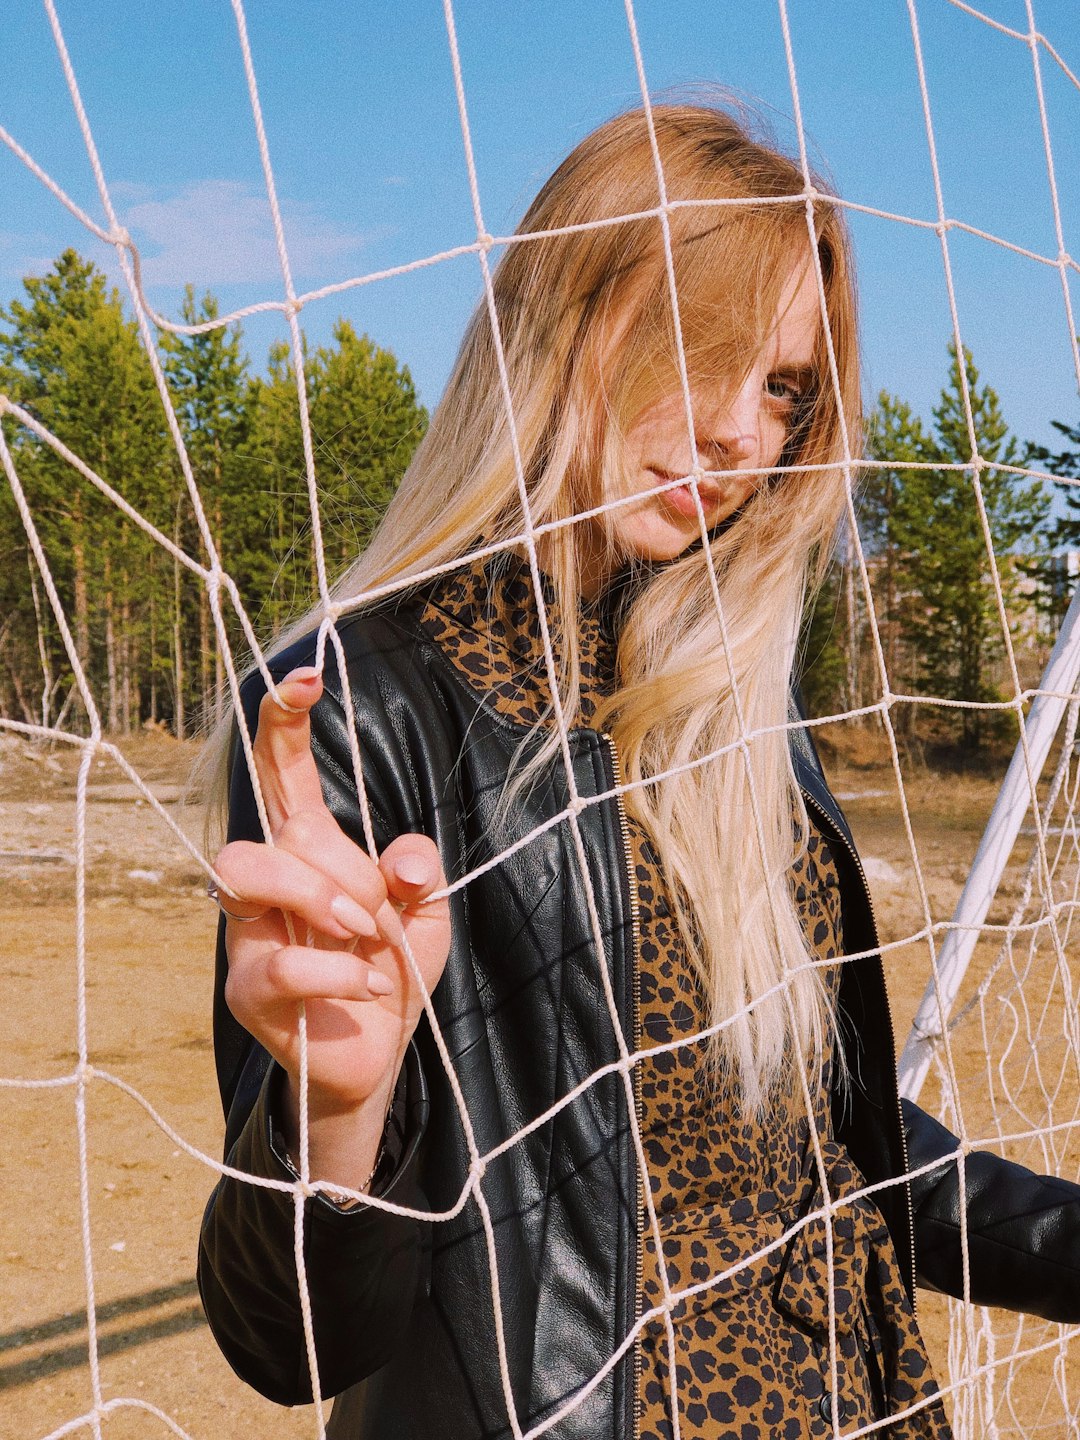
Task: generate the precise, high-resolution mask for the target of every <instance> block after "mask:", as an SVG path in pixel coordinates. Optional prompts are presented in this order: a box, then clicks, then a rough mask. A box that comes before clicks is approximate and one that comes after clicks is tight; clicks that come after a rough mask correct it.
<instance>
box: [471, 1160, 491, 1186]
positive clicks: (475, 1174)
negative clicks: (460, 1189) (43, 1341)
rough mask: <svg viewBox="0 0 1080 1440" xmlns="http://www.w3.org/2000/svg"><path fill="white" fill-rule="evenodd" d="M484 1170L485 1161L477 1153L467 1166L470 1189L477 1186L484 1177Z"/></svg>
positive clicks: (485, 1167)
mask: <svg viewBox="0 0 1080 1440" xmlns="http://www.w3.org/2000/svg"><path fill="white" fill-rule="evenodd" d="M486 1171H487V1161H486V1160H484V1159H483V1158H482V1157H481V1156H479V1155H478V1156H477V1157H476V1159H475V1160H474V1161H473V1162H472V1164H471V1165H470V1166H469V1182H470V1187H471V1188H472V1189H474V1190H475V1189H476V1188H477V1186H478V1185H479V1184H480V1181H481V1180H482V1179H483V1178H484V1175H485V1173H486Z"/></svg>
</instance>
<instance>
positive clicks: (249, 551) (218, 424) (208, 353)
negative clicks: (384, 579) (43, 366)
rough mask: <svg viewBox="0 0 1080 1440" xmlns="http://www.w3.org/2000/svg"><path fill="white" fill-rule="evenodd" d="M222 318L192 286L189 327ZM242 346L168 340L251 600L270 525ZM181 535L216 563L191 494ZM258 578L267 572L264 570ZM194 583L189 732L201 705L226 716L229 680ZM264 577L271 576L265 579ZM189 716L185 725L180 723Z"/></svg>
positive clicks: (229, 335) (183, 596)
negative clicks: (253, 456) (255, 479)
mask: <svg viewBox="0 0 1080 1440" xmlns="http://www.w3.org/2000/svg"><path fill="white" fill-rule="evenodd" d="M219 313H220V312H219V309H218V303H217V300H216V299H215V297H214V296H213V295H211V294H210V293H207V294H205V295H204V296H203V297H202V299H201V301H199V302H198V303H196V300H195V293H194V291H193V289H192V287H191V286H190V285H189V286H187V288H186V290H185V292H184V299H183V303H182V305H181V319H182V321H183V323H184V324H185V325H201V324H204V323H206V322H207V321H212V320H216V319H217V318H218V314H219ZM241 343H242V342H241V334H240V328H239V326H238V325H234V326H229V327H222V326H215V327H214V328H213V329H212V330H206V331H204V332H202V333H200V334H196V335H175V334H172V333H171V332H166V333H165V334H164V335H163V336H162V338H161V341H160V345H161V349H162V350H163V351H164V353H165V373H166V375H167V377H168V382H169V390H170V394H171V396H172V400H173V405H174V407H175V409H176V415H177V420H178V421H179V424H180V428H181V432H182V434H183V437H184V445H185V449H186V450H187V455H188V460H189V461H190V464H191V469H192V474H193V475H194V478H195V484H196V487H197V489H198V492H199V497H200V500H201V503H202V507H203V511H204V513H205V515H206V519H207V523H208V525H209V528H210V533H211V536H212V538H213V542H214V547H215V549H216V550H217V552H218V556H219V558H220V559H221V561H222V563H223V565H224V567H225V569H226V570H227V571H228V572H229V574H230V575H231V576H232V578H233V579H234V580H236V581H237V583H238V585H239V586H240V587H241V590H242V591H243V592H245V593H247V594H248V595H250V594H252V593H253V587H252V585H251V583H250V582H251V580H252V576H251V574H250V570H251V560H252V557H253V556H255V555H258V554H259V551H260V549H261V530H262V524H261V520H262V516H261V514H260V513H259V506H258V503H257V500H256V501H255V503H253V496H252V493H251V492H252V483H251V481H252V475H251V466H250V463H249V462H248V460H247V458H246V453H245V452H246V449H247V444H248V435H249V431H250V426H251V407H250V398H251V377H250V374H249V372H248V361H247V357H246V356H245V355H244V354H243V351H242V348H241ZM174 527H175V528H176V529H177V530H178V531H179V533H180V534H181V536H182V539H183V542H184V544H185V546H186V548H187V549H188V550H189V552H190V553H199V552H200V551H202V552H203V558H204V559H208V556H206V554H205V551H204V547H203V546H202V545H201V543H200V536H199V531H198V527H197V524H196V517H195V513H194V507H193V506H192V505H191V502H190V497H189V496H188V495H187V492H186V489H184V490H181V491H178V493H177V496H176V509H175V512H174ZM256 569H257V570H259V571H260V572H261V569H262V567H261V566H260V565H259V564H258V563H257V562H256ZM174 578H175V577H174ZM184 578H185V577H180V579H181V584H180V586H179V587H177V586H175V585H174V596H173V607H172V608H173V610H174V611H176V607H177V605H178V604H179V613H174V614H173V615H172V616H171V620H172V624H173V629H174V639H173V649H174V652H175V658H174V667H175V669H176V671H177V673H178V676H179V677H180V678H179V681H178V683H179V684H180V686H181V689H182V690H183V691H184V692H186V691H188V690H189V689H190V690H191V692H192V694H191V703H189V701H188V696H187V694H186V693H185V694H183V695H182V697H181V698H182V705H181V709H180V712H179V715H178V722H179V723H178V726H177V728H178V729H179V730H180V731H181V733H182V731H183V729H184V728H185V726H186V716H187V714H189V713H191V712H192V708H193V702H195V701H196V700H198V702H199V707H200V708H202V709H203V711H204V714H203V717H202V718H203V719H204V720H206V719H209V717H210V714H211V713H213V714H214V715H217V714H219V713H220V708H221V705H222V704H223V703H224V693H223V692H224V681H225V671H224V660H223V655H222V652H221V648H220V645H219V644H218V639H217V635H216V634H215V632H214V626H213V620H212V615H211V611H210V603H209V597H208V594H207V591H206V589H205V588H203V587H199V588H198V590H197V593H195V594H192V593H191V587H190V586H186V585H184V584H183V580H184ZM263 578H264V577H263V576H262V574H261V573H260V574H259V575H258V576H257V579H258V580H261V579H263ZM177 589H178V590H179V598H178V597H177V594H176V593H175V592H176V591H177ZM185 600H186V604H185ZM224 613H225V616H226V619H227V621H228V622H229V623H228V626H227V628H228V629H229V630H230V631H231V632H232V633H231V635H230V639H231V640H232V641H235V640H236V639H237V638H238V626H237V625H236V624H235V617H234V616H233V614H232V611H231V609H230V607H228V606H226V607H225V611H224ZM192 630H194V634H192V633H191V632H192ZM187 653H190V654H194V655H197V656H198V664H197V666H195V667H188V666H187V665H186V664H185V658H184V657H185V654H187ZM179 716H183V717H184V719H183V720H182V721H180V719H179Z"/></svg>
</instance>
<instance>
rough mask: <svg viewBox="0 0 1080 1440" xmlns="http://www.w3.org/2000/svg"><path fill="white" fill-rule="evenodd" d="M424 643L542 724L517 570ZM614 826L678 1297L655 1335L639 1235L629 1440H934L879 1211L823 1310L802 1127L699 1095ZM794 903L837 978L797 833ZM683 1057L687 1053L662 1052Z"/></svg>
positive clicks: (697, 990) (643, 1095)
mask: <svg viewBox="0 0 1080 1440" xmlns="http://www.w3.org/2000/svg"><path fill="white" fill-rule="evenodd" d="M543 598H544V602H545V607H546V608H547V610H548V625H549V630H550V632H551V635H552V639H553V643H554V644H555V645H557V644H558V636H559V634H560V629H561V625H562V617H561V616H560V615H559V612H558V607H557V605H556V603H555V597H554V595H553V593H552V591H551V589H550V586H548V585H547V582H546V577H545V588H544V591H543ZM421 623H422V625H423V628H424V629H425V631H426V633H427V634H428V636H429V637H430V638H431V639H432V640H433V641H434V642H435V643H436V644H438V645H439V647H440V648H441V649H442V651H443V652H444V654H445V655H446V656H447V658H449V659H450V661H451V662H452V663H453V664H454V666H455V667H456V668H457V670H458V671H459V673H460V674H461V676H462V678H463V679H464V680H465V681H466V682H467V683H468V684H469V685H470V686H471V687H472V688H473V689H475V690H476V691H478V692H479V693H481V694H483V695H484V696H485V697H486V700H487V703H488V704H489V705H490V706H491V707H492V708H493V709H494V710H495V711H496V712H497V713H498V714H500V715H502V716H503V717H504V718H506V719H508V720H512V721H515V722H518V723H521V724H524V725H536V724H541V723H545V722H550V718H551V703H550V689H549V686H548V680H547V670H546V665H545V658H544V652H543V645H542V641H541V633H540V626H539V620H538V615H537V606H536V603H535V599H534V594H533V588H532V582H531V577H530V575H529V572H528V569H527V567H526V566H525V565H523V564H521V563H520V562H517V561H513V560H511V561H510V562H506V561H505V560H501V561H497V562H494V563H493V562H491V561H488V562H483V561H477V562H473V563H472V564H469V565H467V566H464V567H462V568H461V569H459V570H456V571H454V572H452V573H451V574H449V575H447V576H445V577H442V578H441V579H440V580H438V581H437V582H435V584H434V585H433V586H432V587H431V588H430V589H429V591H428V593H427V596H426V601H425V607H424V611H423V615H422V620H421ZM577 625H578V645H579V653H580V656H581V694H580V701H579V708H580V714H579V723H582V724H585V725H588V724H589V723H590V721H591V720H592V717H593V715H594V713H595V709H596V705H597V702H598V701H599V700H600V699H601V698H602V697H603V696H604V695H605V694H607V693H610V688H611V686H612V685H613V684H614V680H615V660H616V641H615V636H614V625H613V623H612V614H611V610H610V607H607V608H605V607H604V606H603V605H602V604H601V605H600V606H598V607H596V608H595V609H589V608H588V607H584V608H583V610H582V613H581V615H580V616H578V617H577ZM629 825H630V839H631V850H632V860H633V864H634V869H635V879H636V889H637V897H638V907H637V910H638V1027H639V1032H640V1033H639V1044H640V1045H641V1046H642V1047H644V1048H649V1047H652V1046H656V1045H664V1046H667V1045H671V1046H672V1048H671V1049H668V1050H665V1051H663V1052H662V1053H659V1054H652V1055H650V1056H648V1058H647V1059H645V1060H643V1061H641V1062H639V1064H638V1066H637V1067H636V1070H635V1090H636V1094H637V1099H638V1108H639V1122H640V1124H641V1131H642V1140H643V1144H644V1149H645V1158H646V1166H647V1171H648V1184H649V1189H650V1192H651V1196H652V1200H653V1204H654V1207H655V1211H656V1214H657V1219H658V1229H659V1236H660V1243H661V1249H662V1255H663V1263H664V1274H665V1276H666V1279H667V1284H668V1288H669V1293H680V1294H682V1295H683V1298H682V1299H680V1300H679V1301H678V1302H677V1303H676V1304H675V1305H674V1306H673V1307H672V1308H671V1311H670V1317H671V1328H670V1332H669V1330H668V1327H667V1325H666V1323H665V1320H664V1312H663V1310H662V1309H660V1308H658V1307H661V1306H662V1303H663V1299H664V1296H663V1285H662V1281H661V1276H660V1269H659V1266H658V1264H657V1249H656V1243H655V1239H654V1237H653V1235H652V1233H651V1231H650V1228H649V1226H648V1225H647V1224H646V1225H645V1226H644V1228H643V1231H642V1234H641V1236H640V1246H641V1255H642V1268H641V1274H642V1281H641V1292H640V1295H639V1315H644V1314H646V1313H647V1312H650V1311H652V1310H654V1308H656V1309H657V1315H656V1317H655V1318H653V1319H650V1320H649V1321H648V1322H647V1323H646V1325H645V1326H644V1328H643V1330H642V1332H641V1334H640V1336H639V1340H638V1343H637V1345H636V1347H635V1352H634V1363H635V1386H636V1401H637V1404H636V1423H635V1435H634V1440H672V1437H673V1436H674V1433H675V1432H674V1428H673V1425H672V1419H671V1415H672V1392H673V1388H674V1391H675V1393H676V1394H677V1396H678V1406H679V1433H680V1436H681V1437H682V1440H802V1437H819V1436H820V1437H828V1436H835V1435H837V1434H840V1435H843V1434H844V1433H848V1432H850V1431H852V1430H855V1429H858V1428H859V1427H861V1426H863V1425H866V1424H870V1423H872V1422H873V1421H875V1420H879V1419H881V1418H883V1417H884V1416H885V1415H887V1414H895V1413H897V1412H898V1411H901V1410H904V1409H907V1408H909V1407H913V1406H916V1405H918V1406H921V1408H919V1409H917V1410H914V1411H913V1413H911V1414H909V1415H907V1416H905V1417H904V1418H902V1419H900V1420H897V1421H894V1422H893V1424H891V1425H890V1426H888V1427H887V1428H886V1429H885V1430H884V1431H882V1432H880V1433H883V1434H887V1435H888V1436H889V1437H890V1440H948V1437H949V1435H950V1430H949V1426H948V1422H947V1420H946V1418H945V1413H944V1410H943V1407H942V1405H941V1401H940V1399H939V1398H937V1386H936V1384H935V1382H934V1379H933V1376H932V1374H931V1372H930V1366H929V1362H928V1360H927V1357H926V1352H925V1348H924V1346H923V1343H922V1339H921V1337H920V1335H919V1332H918V1329H917V1327H916V1324H915V1319H914V1315H913V1314H912V1311H911V1306H910V1302H909V1301H908V1298H907V1293H906V1290H905V1287H904V1283H903V1279H902V1276H901V1272H900V1268H899V1265H898V1263H897V1260H896V1256H895V1253H894V1251H893V1248H892V1243H891V1240H890V1239H889V1236H888V1233H887V1231H886V1230H885V1226H884V1222H883V1221H882V1219H881V1217H880V1215H879V1213H878V1211H877V1210H876V1208H875V1207H874V1206H873V1205H872V1204H871V1203H870V1202H869V1201H868V1200H865V1199H864V1200H852V1201H851V1202H850V1203H849V1204H845V1205H843V1206H842V1208H841V1209H840V1210H838V1211H837V1212H836V1214H835V1216H834V1218H833V1221H832V1227H833V1236H832V1246H831V1248H832V1259H833V1264H832V1286H831V1300H832V1304H831V1307H830V1303H829V1302H830V1286H829V1267H828V1257H827V1247H826V1236H825V1232H824V1222H823V1221H821V1220H816V1221H811V1222H809V1223H806V1224H804V1225H803V1226H802V1228H801V1229H800V1228H795V1229H794V1233H790V1232H792V1231H793V1227H798V1225H799V1222H800V1220H802V1219H803V1218H804V1217H805V1216H806V1215H808V1214H810V1213H811V1212H813V1211H814V1210H817V1209H818V1208H820V1206H821V1204H822V1198H821V1191H820V1188H819V1185H818V1180H817V1176H818V1175H819V1173H820V1172H819V1169H818V1161H817V1157H816V1156H815V1153H814V1145H813V1137H812V1127H811V1125H810V1122H809V1120H808V1119H807V1116H806V1114H805V1108H804V1106H803V1105H801V1104H795V1103H794V1102H792V1103H790V1104H788V1105H783V1104H780V1105H776V1106H773V1107H772V1108H771V1109H770V1112H769V1117H768V1120H769V1123H768V1124H762V1123H761V1122H760V1120H759V1119H757V1118H744V1117H742V1116H741V1115H740V1114H739V1112H738V1106H737V1104H736V1103H735V1102H734V1100H733V1098H732V1097H731V1095H730V1094H729V1093H727V1092H726V1091H725V1089H724V1087H723V1086H722V1085H718V1084H717V1083H716V1082H715V1081H714V1080H713V1079H711V1078H710V1075H709V1072H707V1071H706V1069H705V1067H704V1065H703V1063H702V1060H703V1046H702V1043H701V1042H697V1043H693V1042H692V1040H691V1038H690V1037H692V1036H694V1035H695V1034H697V1033H698V1032H699V1031H700V1030H701V1029H702V1028H703V1026H704V1023H705V1021H704V1015H705V1013H706V1007H705V1002H704V996H703V993H702V990H701V982H700V979H699V977H698V975H697V972H696V970H695V969H694V967H693V965H692V964H691V963H690V960H689V957H688V955H687V952H686V948H685V946H684V944H683V942H682V939H681V936H680V933H679V931H678V927H677V925H676V922H675V917H674V914H673V912H672V909H671V904H670V896H669V893H668V890H667V887H666V884H665V881H664V877H663V873H662V868H661V865H660V860H659V857H658V855H657V853H656V850H655V848H654V846H653V844H652V841H651V839H650V837H649V835H648V833H647V832H646V830H645V829H644V827H643V826H642V825H640V824H639V823H638V822H637V821H635V820H634V819H633V818H631V819H630V821H629ZM791 884H792V891H793V895H794V898H795V904H796V909H797V911H798V914H799V918H800V920H801V922H802V926H803V931H804V934H805V935H806V939H807V943H808V945H809V947H810V949H811V951H812V953H813V954H814V955H815V957H816V958H818V959H819V960H822V961H826V962H827V961H830V960H839V957H840V956H841V955H842V953H843V936H842V925H841V914H840V888H839V875H838V872H837V866H836V860H835V857H834V856H833V854H832V851H831V848H830V846H829V842H828V840H827V838H826V837H825V836H824V835H823V834H821V833H820V831H818V830H817V829H815V828H813V827H811V829H810V832H809V835H808V837H807V841H806V845H805V848H804V849H803V851H802V853H801V855H800V856H799V858H798V860H797V861H796V863H795V865H794V867H793V870H792V875H791ZM823 977H824V981H825V984H826V986H827V988H828V989H829V991H830V992H831V993H832V994H833V995H834V996H835V994H836V988H837V986H838V984H839V978H840V965H839V964H836V965H829V966H827V967H826V968H825V969H824V971H823ZM683 1037H685V1043H676V1042H679V1041H680V1039H681V1038H683ZM830 1081H831V1076H830V1073H829V1069H828V1067H826V1068H825V1072H824V1073H823V1074H822V1075H821V1076H820V1077H818V1081H817V1084H816V1085H812V1100H813V1117H814V1125H813V1129H816V1132H817V1135H818V1137H819V1140H818V1148H819V1153H820V1156H821V1162H822V1163H823V1164H824V1166H825V1171H826V1176H827V1180H828V1185H829V1191H830V1194H831V1196H832V1197H833V1199H834V1200H836V1199H838V1198H840V1199H842V1198H843V1197H846V1196H848V1195H852V1194H854V1193H855V1192H856V1191H858V1190H859V1189H860V1188H861V1187H862V1185H863V1184H864V1181H863V1179H862V1177H861V1176H860V1175H859V1173H858V1171H857V1170H856V1168H855V1166H854V1165H853V1164H852V1163H851V1160H850V1158H849V1157H848V1156H847V1154H846V1152H845V1151H844V1150H843V1149H842V1147H840V1146H839V1145H837V1144H836V1143H835V1141H834V1140H833V1138H832V1128H831V1109H830V1104H829V1090H830ZM642 1209H643V1212H644V1205H643V1207H642ZM763 1251H764V1252H765V1253H762V1252H763ZM830 1308H831V1313H832V1321H833V1329H834V1331H835V1361H834V1359H833V1355H832V1349H831V1346H830V1338H829V1331H830ZM834 1364H835V1376H834V1373H833V1368H834ZM672 1371H674V1387H673V1385H672ZM834 1381H835V1385H834ZM834 1417H835V1418H834Z"/></svg>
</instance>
